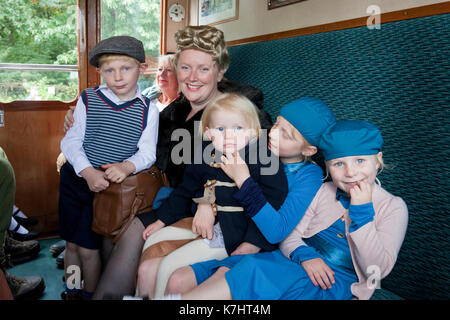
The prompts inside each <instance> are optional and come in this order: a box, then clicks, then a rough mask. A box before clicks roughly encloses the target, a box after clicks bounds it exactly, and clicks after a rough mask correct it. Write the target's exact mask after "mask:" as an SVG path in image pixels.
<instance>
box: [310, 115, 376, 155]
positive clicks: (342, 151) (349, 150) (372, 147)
mask: <svg viewBox="0 0 450 320" xmlns="http://www.w3.org/2000/svg"><path fill="white" fill-rule="evenodd" d="M382 147H383V138H382V137H381V133H380V130H378V128H377V127H376V126H374V125H373V124H371V123H369V122H366V121H360V120H344V121H338V122H336V124H335V125H334V126H332V127H331V128H330V129H329V130H328V131H327V132H325V133H324V134H323V136H322V139H321V141H320V145H319V148H320V149H321V150H322V153H323V156H324V158H325V160H330V159H336V158H343V157H349V156H365V155H372V154H377V153H378V152H380V151H381V149H382Z"/></svg>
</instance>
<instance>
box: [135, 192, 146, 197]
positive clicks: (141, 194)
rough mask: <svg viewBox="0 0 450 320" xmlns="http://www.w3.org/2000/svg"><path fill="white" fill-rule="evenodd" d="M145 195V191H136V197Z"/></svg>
mask: <svg viewBox="0 0 450 320" xmlns="http://www.w3.org/2000/svg"><path fill="white" fill-rule="evenodd" d="M144 195H145V193H144V192H136V197H143V196H144Z"/></svg>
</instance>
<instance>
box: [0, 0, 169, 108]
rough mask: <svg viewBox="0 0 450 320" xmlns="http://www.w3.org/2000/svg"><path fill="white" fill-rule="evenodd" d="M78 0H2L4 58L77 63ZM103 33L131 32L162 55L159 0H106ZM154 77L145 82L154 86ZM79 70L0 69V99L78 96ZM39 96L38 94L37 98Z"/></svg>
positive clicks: (148, 49)
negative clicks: (77, 71) (160, 47)
mask: <svg viewBox="0 0 450 320" xmlns="http://www.w3.org/2000/svg"><path fill="white" fill-rule="evenodd" d="M76 3H77V1H76V0H1V1H0V63H15V64H18V63H23V64H55V65H77V64H78V55H77V30H76V27H77V23H76V21H77V20H76V12H77V7H76ZM101 6H102V38H107V37H110V36H113V35H125V34H127V35H131V36H134V37H136V38H138V39H140V40H141V41H142V42H143V43H144V47H145V50H146V54H148V55H152V56H155V57H156V56H158V54H159V34H160V0H141V1H137V0H102V4H101ZM152 79H153V78H152V77H150V78H148V80H145V79H144V83H141V86H144V87H146V86H148V85H151V81H152ZM77 93H78V75H77V74H76V73H74V72H61V71H16V70H7V71H5V70H0V101H1V102H10V101H14V100H25V99H35V100H62V101H70V100H73V99H74V98H75V97H76V95H77ZM33 95H37V96H38V97H37V98H36V97H33Z"/></svg>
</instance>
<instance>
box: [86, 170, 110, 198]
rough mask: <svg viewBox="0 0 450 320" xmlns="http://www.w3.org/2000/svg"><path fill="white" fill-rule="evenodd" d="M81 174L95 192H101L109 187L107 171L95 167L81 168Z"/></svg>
mask: <svg viewBox="0 0 450 320" xmlns="http://www.w3.org/2000/svg"><path fill="white" fill-rule="evenodd" d="M80 175H81V176H82V177H83V178H84V179H85V180H86V182H87V184H88V186H89V189H90V190H91V191H93V192H100V191H103V190H105V189H106V188H108V187H109V182H108V180H106V179H105V173H104V172H103V171H101V170H98V169H95V168H93V167H88V168H86V169H83V170H81V172H80Z"/></svg>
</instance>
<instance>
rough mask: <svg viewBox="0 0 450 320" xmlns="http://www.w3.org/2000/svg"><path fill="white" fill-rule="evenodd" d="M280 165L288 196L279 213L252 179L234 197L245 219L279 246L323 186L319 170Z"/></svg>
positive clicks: (308, 167)
mask: <svg viewBox="0 0 450 320" xmlns="http://www.w3.org/2000/svg"><path fill="white" fill-rule="evenodd" d="M283 165H284V169H285V173H286V177H287V180H288V188H289V192H288V195H287V197H286V199H285V201H284V202H283V204H282V206H281V208H280V209H276V208H274V207H273V206H272V205H271V204H270V203H269V202H268V201H267V200H266V198H265V196H264V195H263V193H262V190H261V188H260V187H259V186H258V185H257V184H256V183H255V182H254V181H253V179H252V178H251V177H250V178H248V179H247V180H246V181H245V182H244V183H243V184H242V186H241V189H240V190H239V191H238V192H236V194H235V197H236V198H237V199H239V200H240V202H241V204H242V206H243V207H244V208H245V210H246V214H247V216H249V217H251V218H252V220H253V221H254V222H255V224H256V225H257V226H258V228H259V230H260V231H261V232H262V234H263V235H264V236H265V237H266V239H267V240H268V241H269V242H270V243H278V242H281V241H282V240H283V239H284V238H286V237H287V236H288V235H289V234H290V233H291V232H292V230H294V228H295V226H296V225H297V224H298V223H299V222H300V219H301V218H302V217H303V215H304V213H305V211H306V209H307V208H308V207H309V204H310V203H311V201H312V200H313V198H314V196H315V195H316V193H317V191H318V190H319V189H320V187H321V186H322V178H323V175H322V169H320V167H319V166H318V165H316V164H313V163H303V162H302V163H297V164H283Z"/></svg>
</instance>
